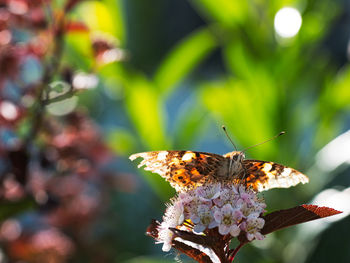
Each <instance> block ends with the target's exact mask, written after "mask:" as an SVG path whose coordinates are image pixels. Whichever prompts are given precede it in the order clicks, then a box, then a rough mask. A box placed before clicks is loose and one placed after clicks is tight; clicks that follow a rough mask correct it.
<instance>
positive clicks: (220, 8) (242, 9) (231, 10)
mask: <svg viewBox="0 0 350 263" xmlns="http://www.w3.org/2000/svg"><path fill="white" fill-rule="evenodd" d="M192 2H193V4H194V6H195V7H197V9H199V11H202V12H203V13H204V14H205V15H206V16H208V17H209V18H210V19H211V20H215V21H216V22H220V23H223V24H224V25H226V26H230V27H231V26H233V25H235V24H236V23H237V22H239V23H242V22H243V21H245V20H246V19H247V17H248V12H249V2H248V1H232V0H216V1H212V0H192Z"/></svg>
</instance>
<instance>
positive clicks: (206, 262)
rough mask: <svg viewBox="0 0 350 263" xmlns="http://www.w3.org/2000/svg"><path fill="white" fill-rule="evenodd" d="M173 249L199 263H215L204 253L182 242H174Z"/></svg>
mask: <svg viewBox="0 0 350 263" xmlns="http://www.w3.org/2000/svg"><path fill="white" fill-rule="evenodd" d="M173 247H174V248H176V249H177V250H179V251H180V252H182V253H184V254H186V255H187V256H189V257H190V258H193V259H194V260H196V261H197V262H199V263H213V261H212V260H211V259H210V257H209V256H207V255H206V254H205V253H203V252H202V251H200V250H198V249H195V248H193V247H190V246H188V245H186V244H184V243H182V242H180V241H176V240H173Z"/></svg>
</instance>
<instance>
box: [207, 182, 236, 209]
mask: <svg viewBox="0 0 350 263" xmlns="http://www.w3.org/2000/svg"><path fill="white" fill-rule="evenodd" d="M236 197H237V191H236V189H235V187H232V188H231V187H225V188H224V187H223V188H222V189H221V193H220V196H219V197H218V198H216V199H214V200H213V202H214V204H216V205H217V206H218V207H223V206H224V205H225V204H229V203H230V204H232V203H234V202H235V201H236Z"/></svg>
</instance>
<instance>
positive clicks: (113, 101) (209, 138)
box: [64, 0, 350, 262]
mask: <svg viewBox="0 0 350 263" xmlns="http://www.w3.org/2000/svg"><path fill="white" fill-rule="evenodd" d="M286 5H287V6H294V7H296V8H297V9H299V11H300V12H301V14H302V19H303V20H302V26H301V29H300V31H299V33H298V34H297V35H296V36H295V37H294V38H292V39H289V40H283V39H281V38H280V37H278V36H276V33H275V31H274V16H275V14H276V12H277V11H278V10H279V9H280V8H282V7H283V6H286ZM344 5H345V4H344ZM143 8H144V9H145V12H141V11H142V9H143ZM150 8H152V12H148V11H149V10H150ZM182 12H183V13H182ZM343 12H344V10H343V3H342V2H340V1H330V0H322V1H313V0H309V1H294V0H288V1H287V0H285V1H262V0H255V1H232V0H217V1H210V0H191V1H188V2H186V1H145V0H139V1H137V0H127V1H121V0H102V1H85V2H83V3H82V4H80V5H79V6H78V8H77V9H76V10H75V12H74V15H73V17H74V18H76V19H80V20H83V21H84V22H85V23H86V24H87V25H88V26H89V28H90V33H86V32H83V33H81V34H72V35H69V36H68V37H67V39H66V56H65V60H64V62H65V63H68V64H72V65H76V66H78V67H79V68H81V69H82V70H86V71H89V70H95V71H96V73H97V74H98V76H99V78H100V85H99V89H98V92H100V93H102V94H104V95H103V96H104V100H103V101H102V102H101V100H99V98H98V96H99V95H96V91H89V92H87V94H85V95H83V96H82V98H81V104H82V106H85V107H87V108H88V109H89V110H90V112H91V114H93V115H94V116H95V118H96V119H97V121H98V122H99V123H100V124H101V127H102V130H103V131H104V133H105V135H106V141H107V142H108V144H109V145H110V147H111V148H112V149H113V150H114V151H115V152H116V154H117V155H119V156H121V158H122V160H123V161H122V164H120V167H121V168H120V169H121V170H123V169H127V170H129V171H133V172H134V173H136V169H133V168H132V167H133V165H132V164H129V163H128V162H127V161H126V157H127V156H128V155H130V154H131V153H134V152H140V151H151V150H163V149H192V150H201V151H212V152H216V153H220V154H223V153H225V151H230V150H232V146H231V145H230V144H229V142H228V141H227V139H226V138H225V135H224V134H223V132H222V131H221V130H220V129H221V125H222V124H225V125H226V126H227V128H228V130H229V132H230V134H231V136H232V138H233V140H234V141H235V143H236V144H237V145H238V148H239V149H243V148H245V147H248V146H251V145H253V144H255V143H258V142H261V141H263V140H266V139H267V138H270V137H272V136H274V135H275V134H277V133H278V132H280V131H281V130H285V131H286V132H287V134H286V135H285V136H284V137H281V138H279V139H277V140H274V141H272V142H269V143H268V144H264V145H262V146H259V147H256V148H253V149H251V150H249V152H248V153H247V155H248V156H249V158H254V159H267V160H273V161H276V162H280V163H283V164H286V165H289V166H292V167H295V168H297V169H300V170H302V171H307V169H308V168H309V167H311V165H312V164H313V162H314V155H315V154H316V152H317V151H319V150H320V149H321V148H322V147H323V146H324V145H325V144H326V143H328V142H329V141H331V140H332V139H333V138H334V137H335V136H337V135H338V134H339V133H341V132H342V131H345V130H346V129H347V128H349V118H348V116H349V109H350V107H349V105H350V103H349V102H350V92H349V86H350V69H349V63H348V62H347V60H346V58H345V56H346V55H345V47H343V46H340V45H339V44H338V43H334V45H336V48H337V49H343V51H344V52H343V57H344V58H342V59H339V58H337V57H336V56H334V55H333V53H334V50H332V49H331V47H330V46H331V45H327V43H328V44H329V43H330V42H332V41H335V40H332V39H330V38H331V36H332V34H331V33H332V30H335V27H336V24H335V22H336V21H337V18H338V17H339V16H340V15H344V13H343ZM148 21H149V22H148ZM186 22H187V23H188V24H186ZM187 25H188V26H187ZM133 29H135V30H136V29H137V30H136V32H135V31H133ZM176 30H178V31H176ZM97 32H99V33H103V34H106V35H110V36H113V37H114V38H116V39H117V40H118V44H119V47H120V48H121V49H123V50H125V51H126V52H127V54H128V55H127V59H126V61H122V62H114V63H111V64H107V65H95V64H94V63H93V60H92V50H91V47H90V46H89V45H88V44H87V43H88V41H86V39H88V38H89V37H90V36H89V34H92V33H97ZM338 32H339V31H338ZM135 34H137V35H135ZM340 34H341V32H340ZM154 37H156V38H154ZM175 37H176V39H174V38H175ZM151 38H152V39H151ZM167 38H168V39H170V40H171V41H172V42H171V43H169V41H165V40H164V39H167ZM152 45H153V49H152ZM152 56H153V58H152ZM139 173H140V174H142V175H144V177H143V178H144V180H145V181H147V184H141V186H140V187H141V188H142V189H149V188H148V187H149V186H150V187H151V188H150V189H152V190H147V191H146V190H141V191H140V192H139V193H135V195H133V196H132V197H130V196H126V197H125V196H123V197H120V195H117V196H116V197H115V202H116V204H117V205H116V207H117V209H118V211H116V212H117V213H121V212H122V213H125V214H123V215H120V217H118V218H119V220H121V221H122V222H124V223H120V222H116V225H115V227H116V229H117V230H116V231H117V232H118V234H119V237H118V238H121V239H122V240H123V238H125V239H126V240H127V241H126V242H124V243H123V242H120V243H118V246H117V247H115V254H116V262H121V261H123V260H126V261H125V262H164V260H163V259H161V260H160V261H156V260H152V258H153V257H154V256H155V255H157V257H158V258H159V257H162V256H161V249H160V246H155V245H153V244H152V242H153V241H152V240H151V239H149V238H146V237H144V236H143V232H142V231H145V228H143V230H142V229H140V227H137V228H135V227H134V225H133V224H137V222H139V221H141V224H142V226H144V227H146V226H147V224H148V222H149V220H150V218H158V219H160V218H159V217H160V215H161V213H162V210H163V209H164V206H163V205H162V202H161V201H165V200H167V199H168V198H169V197H170V196H172V195H173V194H174V192H173V190H172V189H170V187H169V186H168V184H167V183H166V182H164V181H163V179H161V178H160V177H159V176H156V175H151V174H149V173H146V172H143V171H139ZM308 175H309V176H310V178H311V182H310V184H312V183H313V181H314V180H315V181H318V185H319V186H320V187H319V189H318V191H320V190H321V189H323V188H324V187H325V184H326V182H327V176H328V174H324V175H323V176H319V175H318V174H313V173H310V174H308ZM335 185H336V182H335ZM307 189H309V188H307V187H306V186H298V187H296V188H294V189H281V190H280V189H276V190H272V191H269V192H267V193H264V194H263V196H264V197H265V199H266V201H267V203H268V209H269V210H276V209H282V208H286V207H289V206H293V205H298V204H300V203H303V202H308V201H309V200H310V199H311V198H312V196H314V195H315V194H317V192H314V191H312V189H311V188H310V189H311V190H310V191H308V190H307ZM152 192H154V193H156V194H157V196H158V197H155V196H154V195H153V194H152ZM144 195H145V196H144ZM129 197H130V198H129ZM120 198H123V202H120ZM138 199H149V200H150V201H149V202H148V201H147V202H146V201H145V200H142V201H140V202H141V204H142V205H143V206H146V207H143V209H142V210H140V208H139V207H135V206H137V203H138V201H137V200H138ZM140 211H142V212H143V213H145V214H144V215H143V216H141V214H139V212H140ZM151 211H153V213H152V212H151ZM136 214H138V215H139V216H138V218H134V219H133V220H131V221H129V223H130V224H128V222H127V221H126V220H129V219H130V218H129V217H132V216H134V217H135V216H136ZM124 217H125V218H124ZM131 222H133V224H131ZM121 225H123V227H124V229H120V228H119V227H120V226H121ZM136 230H137V231H136ZM140 231H141V232H140ZM293 232H294V230H293V229H291V230H289V231H280V232H278V233H276V234H273V235H272V236H271V237H269V238H267V239H266V240H265V241H264V242H262V245H261V244H258V242H256V243H257V244H256V247H255V246H247V247H246V248H245V249H243V250H242V252H241V254H239V256H238V259H237V261H238V262H306V260H308V261H307V262H314V261H313V259H312V258H309V259H307V255H308V254H310V255H311V252H312V250H313V249H314V246H313V245H310V244H307V243H305V244H303V246H304V250H305V251H303V253H304V254H303V255H306V256H305V257H293V255H290V253H288V251H294V250H291V247H292V246H294V245H295V244H296V243H297V242H298V240H297V239H295V238H294V236H293ZM347 233H349V230H347ZM126 236H128V238H127V237H126ZM130 237H134V239H132V238H130ZM122 243H123V244H122ZM331 243H334V244H333V245H337V246H345V245H344V244H343V245H342V241H341V239H339V240H328V243H327V244H328V245H329V247H330V248H331V247H332V245H331ZM335 243H336V244H335ZM146 244H147V245H146ZM259 247H260V248H259ZM329 251H330V252H329V253H331V249H329ZM313 254H314V255H317V252H313ZM140 256H142V257H143V259H142V260H140V259H139V257H140ZM147 257H149V259H147ZM167 260H168V261H171V260H169V258H167ZM347 260H349V258H347ZM317 262H327V261H326V260H324V261H322V259H320V258H317ZM342 262H346V261H342Z"/></svg>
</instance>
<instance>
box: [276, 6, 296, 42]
mask: <svg viewBox="0 0 350 263" xmlns="http://www.w3.org/2000/svg"><path fill="white" fill-rule="evenodd" d="M301 23H302V18H301V15H300V12H299V11H298V10H297V9H295V8H292V7H283V8H281V9H280V10H278V12H277V13H276V15H275V31H276V33H277V34H278V35H279V36H280V37H283V38H290V37H294V36H295V35H296V34H298V32H299V30H300V27H301Z"/></svg>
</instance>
